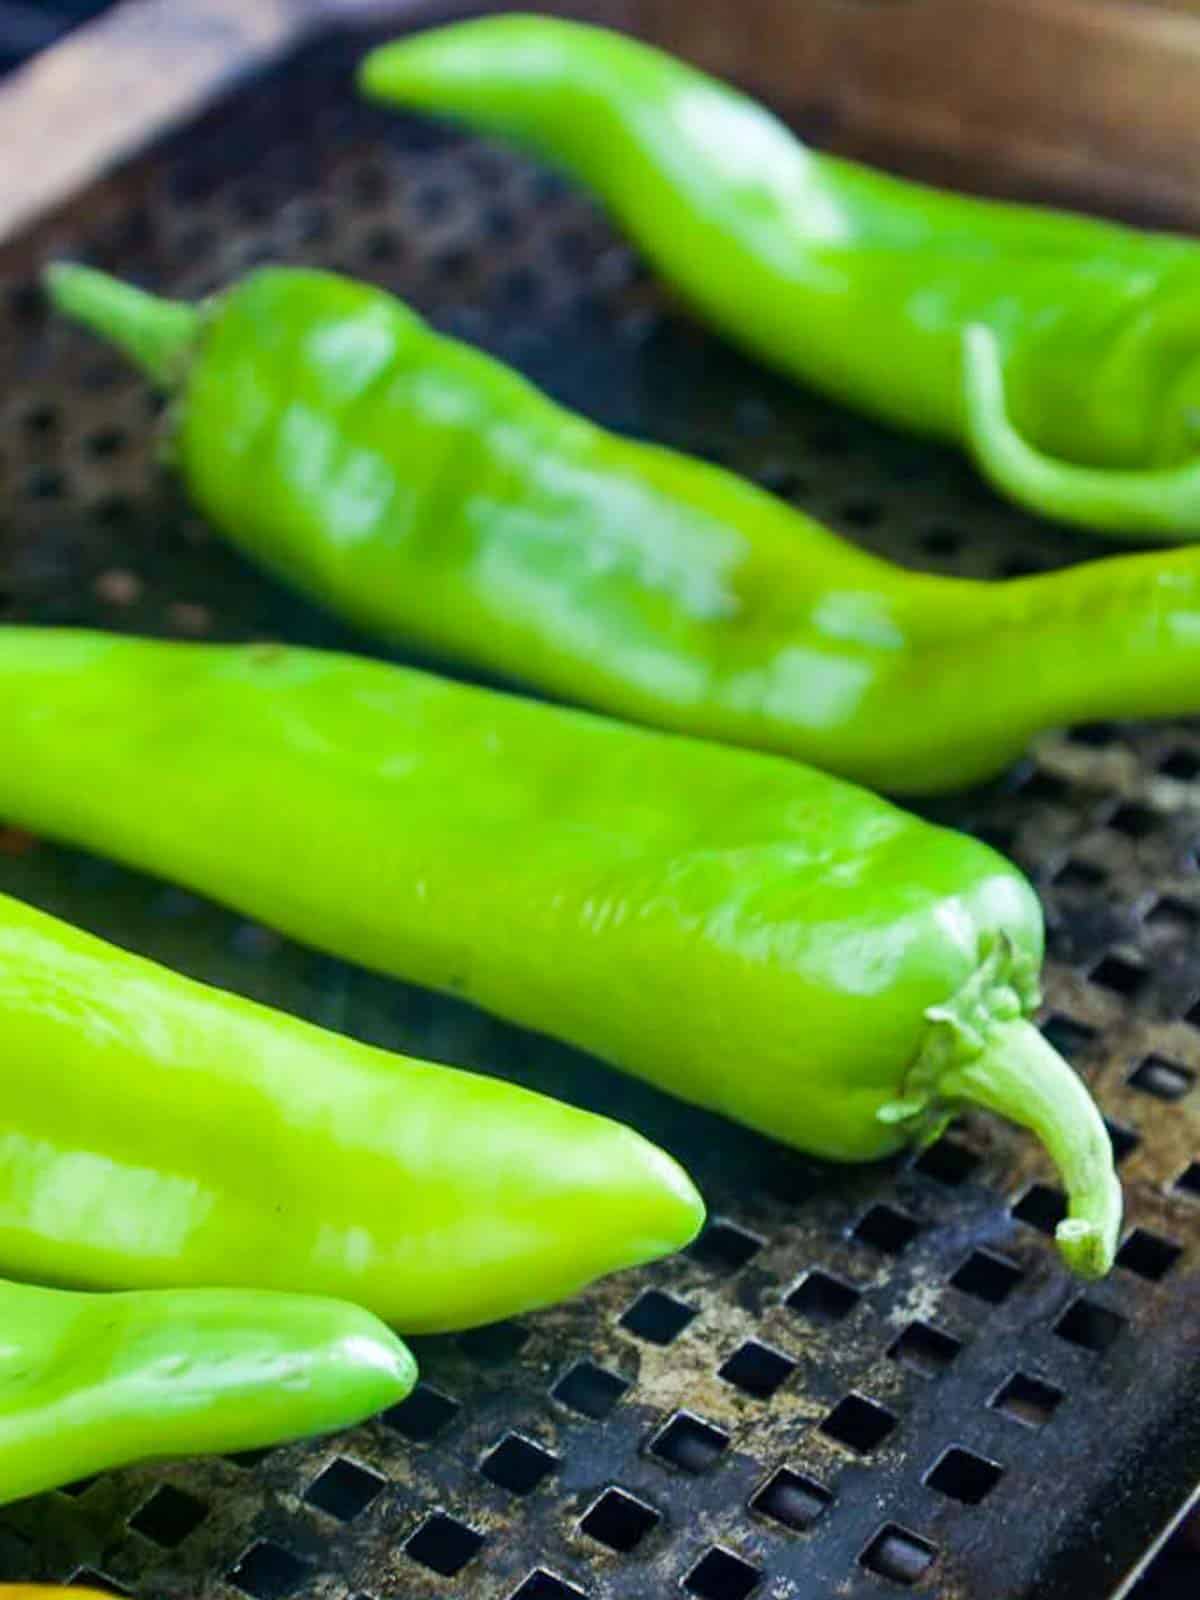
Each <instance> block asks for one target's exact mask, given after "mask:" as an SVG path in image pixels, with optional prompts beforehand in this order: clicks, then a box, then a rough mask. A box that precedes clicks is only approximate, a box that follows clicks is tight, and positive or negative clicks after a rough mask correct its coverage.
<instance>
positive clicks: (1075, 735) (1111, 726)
mask: <svg viewBox="0 0 1200 1600" xmlns="http://www.w3.org/2000/svg"><path fill="white" fill-rule="evenodd" d="M1067 737H1068V738H1069V739H1070V741H1071V743H1072V744H1083V745H1087V746H1088V747H1089V748H1090V749H1092V750H1103V749H1105V748H1107V746H1108V745H1110V744H1116V743H1117V741H1118V740H1119V739H1120V737H1121V730H1120V728H1118V727H1117V726H1116V724H1115V723H1112V722H1081V723H1080V724H1079V726H1078V727H1077V728H1072V729H1071V730H1070V732H1069V733H1068V735H1067Z"/></svg>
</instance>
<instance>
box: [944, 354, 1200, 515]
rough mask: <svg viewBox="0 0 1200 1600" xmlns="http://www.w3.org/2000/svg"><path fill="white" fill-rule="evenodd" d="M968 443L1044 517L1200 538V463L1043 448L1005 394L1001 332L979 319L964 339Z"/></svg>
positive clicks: (1006, 489) (987, 472) (986, 468)
mask: <svg viewBox="0 0 1200 1600" xmlns="http://www.w3.org/2000/svg"><path fill="white" fill-rule="evenodd" d="M963 381H964V394H963V398H964V404H965V409H966V430H967V443H968V445H969V446H970V449H971V452H972V454H973V456H974V458H975V462H976V465H977V466H978V467H979V469H980V471H981V472H982V473H983V475H984V476H985V477H986V478H988V479H989V480H990V482H991V483H993V484H994V485H995V487H996V488H997V489H999V490H1000V492H1001V493H1002V494H1005V495H1007V496H1008V497H1009V498H1010V499H1012V500H1015V501H1016V502H1017V503H1018V505H1023V506H1027V507H1028V508H1029V509H1030V510H1031V511H1037V512H1040V513H1041V514H1042V515H1043V516H1046V517H1054V518H1057V520H1058V521H1060V522H1070V523H1075V524H1077V525H1078V526H1080V527H1084V528H1088V529H1090V530H1091V531H1092V532H1093V533H1116V534H1120V535H1122V536H1123V537H1125V538H1130V539H1165V540H1172V539H1178V540H1191V539H1195V538H1197V537H1198V536H1200V461H1193V462H1188V463H1187V464H1186V465H1183V466H1177V467H1160V468H1147V469H1146V470H1144V471H1136V470H1130V469H1125V468H1115V467H1114V468H1106V467H1084V466H1079V465H1076V464H1075V463H1074V462H1070V461H1059V460H1056V459H1055V458H1054V457H1053V456H1048V455H1044V454H1042V452H1041V451H1039V450H1037V449H1036V448H1035V447H1034V446H1033V445H1032V444H1030V443H1029V441H1028V440H1027V439H1025V438H1023V437H1022V436H1021V434H1020V433H1018V431H1017V429H1016V427H1015V426H1014V424H1013V422H1012V419H1011V417H1010V416H1009V414H1008V407H1007V403H1006V400H1005V395H1004V369H1003V365H1002V363H1001V359H1000V349H999V345H998V344H997V341H996V336H995V334H994V333H993V332H992V330H991V329H990V328H986V327H983V326H982V325H981V324H978V323H977V324H975V325H973V326H972V327H969V328H968V329H967V330H966V334H965V336H964V341H963Z"/></svg>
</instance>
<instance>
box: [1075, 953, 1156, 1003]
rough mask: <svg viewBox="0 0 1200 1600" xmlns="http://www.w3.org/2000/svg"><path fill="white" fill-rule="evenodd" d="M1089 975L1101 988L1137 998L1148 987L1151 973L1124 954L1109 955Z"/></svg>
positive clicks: (1133, 998)
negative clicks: (1128, 959)
mask: <svg viewBox="0 0 1200 1600" xmlns="http://www.w3.org/2000/svg"><path fill="white" fill-rule="evenodd" d="M1088 977H1089V978H1090V979H1091V981H1092V982H1093V983H1095V984H1098V985H1099V986H1100V988H1102V989H1107V990H1109V992H1110V993H1112V994H1119V995H1120V996H1121V998H1122V999H1124V1000H1136V999H1137V997H1138V995H1139V994H1141V992H1142V990H1143V989H1144V988H1145V987H1146V984H1147V982H1148V981H1149V978H1150V974H1149V973H1148V972H1147V971H1146V969H1145V967H1139V966H1138V965H1136V963H1134V962H1132V961H1127V960H1126V959H1125V957H1124V956H1116V955H1107V956H1105V957H1104V959H1103V960H1102V961H1098V962H1097V963H1096V965H1095V966H1094V967H1093V968H1092V970H1091V971H1090V972H1089V973H1088Z"/></svg>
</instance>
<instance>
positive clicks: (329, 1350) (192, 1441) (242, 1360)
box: [0, 1197, 417, 1594]
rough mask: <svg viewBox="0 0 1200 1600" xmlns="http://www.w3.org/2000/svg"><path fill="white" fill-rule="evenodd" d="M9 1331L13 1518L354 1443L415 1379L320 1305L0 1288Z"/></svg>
mask: <svg viewBox="0 0 1200 1600" xmlns="http://www.w3.org/2000/svg"><path fill="white" fill-rule="evenodd" d="M47 1198H49V1197H47ZM0 1327H3V1330H4V1335H3V1344H2V1347H0V1396H2V1399H0V1502H7V1501H9V1500H19V1499H22V1498H24V1497H25V1496H26V1495H31V1494H40V1493H41V1492H42V1491H43V1490H44V1489H53V1488H56V1487H58V1486H59V1485H61V1484H64V1483H71V1482H73V1481H74V1480H75V1479H77V1478H82V1477H87V1476H89V1475H90V1474H91V1473H94V1472H102V1471H104V1470H106V1469H107V1468H109V1467H120V1466H126V1465H128V1464H129V1463H130V1462H134V1461H146V1460H150V1459H153V1458H155V1457H159V1456H181V1455H197V1454H201V1453H218V1452H219V1453H224V1452H227V1451H233V1450H253V1449H257V1448H259V1447H260V1446H264V1445H273V1444H282V1443H284V1442H285V1441H286V1440H289V1439H299V1438H305V1437H307V1436H308V1435H310V1434H315V1433H328V1432H332V1431H333V1430H334V1429H337V1428H348V1427H351V1426H352V1425H353V1424H355V1423H357V1422H362V1421H364V1420H365V1419H366V1418H367V1417H370V1416H374V1415H375V1413H376V1412H377V1411H382V1410H383V1409H384V1408H385V1407H386V1406H390V1405H395V1404H396V1403H397V1402H398V1401H400V1400H403V1399H404V1397H405V1395H406V1394H408V1392H409V1391H410V1389H411V1388H412V1386H413V1384H414V1383H415V1381H416V1375H417V1369H416V1365H415V1363H414V1362H413V1359H412V1356H411V1355H410V1354H409V1352H408V1350H407V1349H406V1348H405V1347H404V1345H402V1344H401V1342H400V1340H399V1339H397V1338H396V1336H395V1335H394V1334H392V1333H389V1331H388V1330H387V1328H385V1327H384V1326H383V1324H382V1323H381V1322H379V1321H378V1320H377V1319H376V1318H375V1317H373V1316H371V1314H370V1313H369V1312H367V1311H362V1310H360V1309H359V1308H358V1307H357V1306H351V1305H344V1304H343V1303H342V1302H340V1301H337V1300H322V1299H317V1298H314V1297H311V1296H307V1295H296V1294H268V1293H264V1292H261V1291H256V1290H253V1289H240V1290H238V1289H232V1290H230V1289H179V1290H150V1291H147V1292H143V1293H140V1294H72V1293H70V1292H68V1291H66V1290H61V1289H41V1288H32V1287H30V1286H29V1285H27V1284H21V1283H7V1282H0ZM6 1592H7V1591H4V1590H0V1594H3V1593H6ZM70 1592H71V1593H72V1594H75V1593H77V1592H78V1591H76V1590H71V1591H70Z"/></svg>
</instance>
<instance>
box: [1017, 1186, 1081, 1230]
mask: <svg viewBox="0 0 1200 1600" xmlns="http://www.w3.org/2000/svg"><path fill="white" fill-rule="evenodd" d="M1012 1214H1013V1216H1014V1217H1016V1219H1017V1221H1018V1222H1024V1223H1025V1224H1027V1226H1029V1227H1030V1228H1036V1229H1037V1230H1038V1232H1039V1233H1046V1234H1049V1235H1050V1237H1051V1238H1053V1237H1054V1230H1055V1228H1057V1227H1058V1225H1059V1223H1060V1222H1061V1221H1062V1220H1063V1218H1064V1217H1065V1216H1066V1214H1067V1197H1066V1195H1065V1194H1063V1192H1062V1190H1061V1189H1052V1188H1051V1187H1050V1185H1049V1184H1046V1183H1032V1184H1030V1186H1029V1188H1028V1189H1026V1191H1025V1193H1024V1194H1023V1195H1022V1196H1021V1198H1020V1199H1019V1200H1018V1201H1017V1203H1016V1205H1014V1206H1013V1208H1012Z"/></svg>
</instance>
